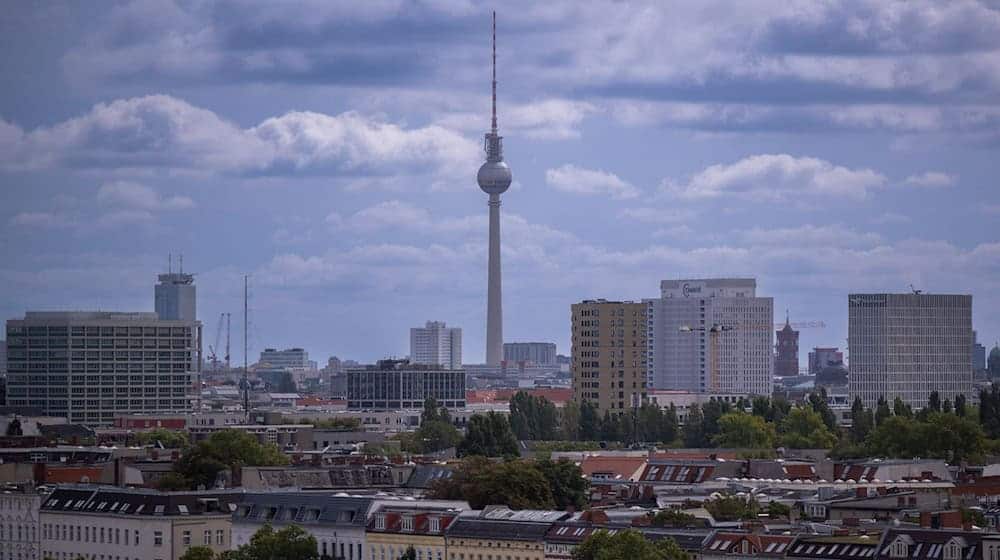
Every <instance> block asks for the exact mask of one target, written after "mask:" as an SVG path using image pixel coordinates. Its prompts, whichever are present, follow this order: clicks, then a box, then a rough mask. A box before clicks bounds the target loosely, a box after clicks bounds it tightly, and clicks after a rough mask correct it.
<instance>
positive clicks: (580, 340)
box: [570, 299, 646, 414]
mask: <svg viewBox="0 0 1000 560" xmlns="http://www.w3.org/2000/svg"><path fill="white" fill-rule="evenodd" d="M571 310H572V313H571V321H572V345H573V348H572V365H571V366H570V369H571V371H572V373H573V399H574V400H575V401H576V402H577V403H581V402H583V401H590V402H591V403H592V404H594V405H596V406H597V408H598V409H599V410H600V412H601V413H602V414H603V413H604V411H611V412H612V413H615V414H622V413H624V412H625V411H626V410H628V409H630V408H633V407H638V406H640V405H641V404H642V401H643V400H644V399H645V398H646V355H645V354H646V352H645V349H646V304H644V303H641V302H633V301H607V300H603V299H599V300H585V301H582V302H580V303H575V304H573V305H572V306H571Z"/></svg>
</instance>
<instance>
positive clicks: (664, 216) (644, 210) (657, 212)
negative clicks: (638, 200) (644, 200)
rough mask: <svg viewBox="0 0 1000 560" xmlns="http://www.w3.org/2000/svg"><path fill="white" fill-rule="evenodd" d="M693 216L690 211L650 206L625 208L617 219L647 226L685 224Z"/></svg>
mask: <svg viewBox="0 0 1000 560" xmlns="http://www.w3.org/2000/svg"><path fill="white" fill-rule="evenodd" d="M694 215H695V214H694V212H693V211H691V210H681V209H677V208H654V207H651V206H642V207H638V208H625V209H622V210H621V211H619V212H618V217H619V218H622V219H624V220H633V221H636V222H643V223H648V224H676V223H678V222H686V221H688V220H690V219H692V218H694Z"/></svg>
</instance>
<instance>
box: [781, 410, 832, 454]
mask: <svg viewBox="0 0 1000 560" xmlns="http://www.w3.org/2000/svg"><path fill="white" fill-rule="evenodd" d="M778 431H779V432H780V433H781V444H782V445H784V446H785V447H790V448H792V449H829V448H830V447H833V445H834V444H835V443H837V436H836V435H834V434H833V433H832V432H831V431H830V430H829V428H827V426H826V424H824V423H823V417H822V416H820V414H819V413H818V412H816V411H815V410H813V409H812V408H808V407H802V406H797V407H795V408H793V409H792V411H791V412H789V413H788V416H786V417H785V419H784V420H782V422H781V424H780V427H779V430H778Z"/></svg>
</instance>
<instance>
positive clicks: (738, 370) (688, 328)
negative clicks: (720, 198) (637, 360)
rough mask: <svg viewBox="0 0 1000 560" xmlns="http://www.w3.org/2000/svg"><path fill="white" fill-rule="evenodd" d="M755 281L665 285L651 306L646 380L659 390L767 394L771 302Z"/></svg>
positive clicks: (716, 280)
mask: <svg viewBox="0 0 1000 560" xmlns="http://www.w3.org/2000/svg"><path fill="white" fill-rule="evenodd" d="M756 291H757V281H756V280H755V279H753V278H710V279H691V280H664V281H662V282H661V283H660V292H661V297H660V298H659V299H654V300H647V301H646V304H647V306H648V308H647V327H648V334H647V337H646V345H647V351H648V355H647V357H648V360H647V381H648V383H649V384H650V385H652V387H654V388H656V389H670V390H680V391H692V392H702V393H704V392H713V393H744V394H751V395H770V394H771V392H772V375H773V372H774V353H773V349H774V341H773V339H774V334H773V333H774V300H773V299H772V298H769V297H757V294H756Z"/></svg>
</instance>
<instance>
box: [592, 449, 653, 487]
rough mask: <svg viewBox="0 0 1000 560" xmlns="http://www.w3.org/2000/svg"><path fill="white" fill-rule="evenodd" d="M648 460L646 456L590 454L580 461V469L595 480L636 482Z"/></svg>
mask: <svg viewBox="0 0 1000 560" xmlns="http://www.w3.org/2000/svg"><path fill="white" fill-rule="evenodd" d="M646 462H647V459H646V457H614V456H610V457H609V456H602V455H588V456H586V457H584V458H583V461H582V462H581V463H580V470H582V471H583V476H586V477H588V478H590V479H591V480H593V481H617V482H635V481H637V480H639V477H640V475H642V473H643V471H644V470H645V468H646Z"/></svg>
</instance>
